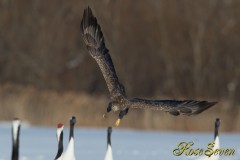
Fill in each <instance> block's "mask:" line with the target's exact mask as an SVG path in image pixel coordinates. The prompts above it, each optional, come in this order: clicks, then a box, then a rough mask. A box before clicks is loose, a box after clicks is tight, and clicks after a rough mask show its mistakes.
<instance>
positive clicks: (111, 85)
mask: <svg viewBox="0 0 240 160" xmlns="http://www.w3.org/2000/svg"><path fill="white" fill-rule="evenodd" d="M80 31H81V34H82V37H83V40H84V42H85V44H86V46H87V49H88V51H89V53H90V55H91V56H92V57H93V58H94V59H95V60H96V61H97V63H98V65H99V67H100V69H101V71H102V74H103V76H104V79H105V81H106V83H107V86H108V90H109V92H110V95H111V99H112V100H115V99H116V98H117V99H119V97H121V98H125V97H126V96H125V92H124V87H123V86H122V85H121V84H120V82H119V80H118V77H117V74H116V71H115V68H114V65H113V62H112V58H111V56H110V54H109V51H108V49H107V48H106V46H105V42H104V37H103V33H102V31H101V27H100V25H99V24H98V22H97V19H96V17H94V15H93V13H92V10H91V8H90V7H87V8H86V9H85V10H84V12H83V19H82V21H81V25H80Z"/></svg>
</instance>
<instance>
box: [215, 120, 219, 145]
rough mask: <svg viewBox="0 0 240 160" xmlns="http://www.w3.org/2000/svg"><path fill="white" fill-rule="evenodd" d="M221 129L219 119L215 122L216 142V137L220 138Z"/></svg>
mask: <svg viewBox="0 0 240 160" xmlns="http://www.w3.org/2000/svg"><path fill="white" fill-rule="evenodd" d="M219 127H220V119H219V118H217V119H216V121H215V131H214V140H216V137H218V130H219Z"/></svg>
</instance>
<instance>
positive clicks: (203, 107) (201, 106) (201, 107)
mask: <svg viewBox="0 0 240 160" xmlns="http://www.w3.org/2000/svg"><path fill="white" fill-rule="evenodd" d="M217 103H218V102H208V101H201V102H200V103H199V109H198V110H197V111H196V112H194V113H193V114H194V115H196V114H199V113H202V112H203V111H205V110H207V109H208V108H210V107H212V106H214V105H215V104H217Z"/></svg>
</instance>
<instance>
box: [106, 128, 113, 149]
mask: <svg viewBox="0 0 240 160" xmlns="http://www.w3.org/2000/svg"><path fill="white" fill-rule="evenodd" d="M111 133H112V127H108V130H107V145H110V146H111Z"/></svg>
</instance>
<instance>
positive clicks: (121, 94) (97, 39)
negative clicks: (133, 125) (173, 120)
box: [80, 7, 217, 126]
mask: <svg viewBox="0 0 240 160" xmlns="http://www.w3.org/2000/svg"><path fill="white" fill-rule="evenodd" d="M80 30H81V34H82V37H83V40H84V42H85V43H86V46H87V49H88V51H89V53H90V55H91V56H92V57H93V58H94V59H95V60H96V61H97V64H98V65H99V67H100V69H101V71H102V74H103V76H104V79H105V81H106V83H107V87H108V90H109V92H110V98H111V101H110V102H109V104H108V107H107V112H106V113H108V112H110V111H114V112H117V111H120V112H119V117H118V120H117V121H116V123H115V125H116V126H118V125H119V124H120V120H121V119H122V118H123V117H124V116H125V115H126V114H127V113H128V110H129V108H142V109H153V110H160V111H165V112H168V113H170V114H172V115H174V116H178V115H180V114H183V115H196V114H199V113H201V112H203V111H204V110H206V109H208V108H210V107H212V106H213V105H215V104H216V103H217V102H208V101H195V100H146V99H140V98H127V96H126V94H125V89H124V86H123V85H122V84H121V83H120V82H119V80H118V77H117V74H116V71H115V69H114V65H113V62H112V59H111V56H110V54H109V51H108V49H107V48H106V46H105V42H104V37H103V33H102V31H101V27H100V25H99V24H98V22H97V19H96V17H94V15H93V13H92V10H91V9H90V8H89V7H88V8H86V9H85V10H84V13H83V19H82V22H81V26H80ZM103 117H105V114H104V115H103Z"/></svg>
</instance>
